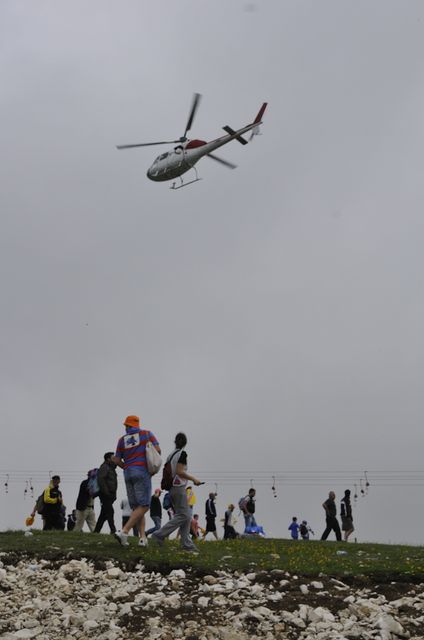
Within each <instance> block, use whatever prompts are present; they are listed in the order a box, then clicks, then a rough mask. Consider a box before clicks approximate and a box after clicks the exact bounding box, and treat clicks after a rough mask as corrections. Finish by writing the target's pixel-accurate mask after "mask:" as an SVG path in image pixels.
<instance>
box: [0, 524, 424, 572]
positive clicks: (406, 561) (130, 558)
mask: <svg viewBox="0 0 424 640" xmlns="http://www.w3.org/2000/svg"><path fill="white" fill-rule="evenodd" d="M129 541H130V546H129V547H121V546H120V545H119V544H118V542H117V541H116V540H115V539H114V538H113V537H112V536H110V535H101V534H91V533H73V532H57V531H56V532H53V531H49V532H47V531H46V532H43V531H36V530H34V531H33V535H32V536H25V535H24V533H23V532H22V531H7V532H4V533H0V551H1V552H6V553H7V554H10V557H11V559H12V560H13V561H15V560H19V559H21V558H22V557H27V558H38V559H41V558H43V559H46V560H50V561H64V560H67V559H71V558H77V559H79V558H87V559H89V560H93V561H95V562H96V563H103V562H104V561H107V560H113V561H115V562H118V563H120V564H121V565H122V566H125V567H127V568H129V569H130V568H132V567H134V566H135V565H136V564H138V563H139V562H140V561H142V562H143V564H144V565H145V566H146V568H148V569H151V570H156V571H167V570H169V569H174V568H186V567H187V566H191V567H193V568H194V569H196V570H197V571H199V572H205V573H207V572H211V571H216V570H219V569H231V570H239V571H261V570H265V571H269V570H271V569H281V570H284V571H288V572H290V573H291V574H298V575H303V576H318V575H319V574H320V573H324V574H326V575H331V576H336V577H341V578H343V577H345V576H359V575H361V576H372V577H381V578H385V579H392V578H393V579H396V578H399V577H402V579H411V580H412V579H420V578H422V579H424V547H411V546H403V545H383V544H354V543H350V544H346V543H335V542H318V541H316V542H315V541H308V542H304V541H298V542H292V541H291V540H279V539H272V540H267V539H261V538H258V539H251V540H247V539H242V540H231V541H224V540H222V541H219V542H212V541H211V542H199V543H198V549H199V552H200V553H199V555H198V556H192V555H190V554H188V553H185V552H184V551H181V550H180V548H179V546H178V543H177V541H175V540H171V541H168V542H167V543H166V544H165V547H164V548H158V547H156V545H151V546H149V547H148V548H147V549H144V548H140V547H138V546H137V544H136V542H137V541H136V539H135V538H129ZM340 552H345V553H342V554H341V553H340ZM2 559H3V560H5V559H6V558H4V557H3V558H2Z"/></svg>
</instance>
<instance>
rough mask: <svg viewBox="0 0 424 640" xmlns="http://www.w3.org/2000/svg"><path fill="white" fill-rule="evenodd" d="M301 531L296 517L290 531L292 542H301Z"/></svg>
mask: <svg viewBox="0 0 424 640" xmlns="http://www.w3.org/2000/svg"><path fill="white" fill-rule="evenodd" d="M299 529H300V526H299V523H298V521H297V518H296V517H295V516H294V517H293V519H292V521H291V523H290V525H289V531H290V535H291V537H292V540H299Z"/></svg>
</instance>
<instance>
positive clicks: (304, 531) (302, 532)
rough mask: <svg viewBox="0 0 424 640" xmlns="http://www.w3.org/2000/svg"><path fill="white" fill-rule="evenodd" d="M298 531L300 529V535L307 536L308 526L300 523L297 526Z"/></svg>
mask: <svg viewBox="0 0 424 640" xmlns="http://www.w3.org/2000/svg"><path fill="white" fill-rule="evenodd" d="M299 531H300V535H301V536H307V535H308V527H307V526H306V524H301V525H300V527H299Z"/></svg>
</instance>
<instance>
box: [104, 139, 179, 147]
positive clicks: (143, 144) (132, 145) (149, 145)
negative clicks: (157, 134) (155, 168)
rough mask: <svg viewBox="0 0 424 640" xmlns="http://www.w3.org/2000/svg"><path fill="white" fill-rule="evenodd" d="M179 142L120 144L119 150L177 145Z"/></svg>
mask: <svg viewBox="0 0 424 640" xmlns="http://www.w3.org/2000/svg"><path fill="white" fill-rule="evenodd" d="M177 142H179V140H168V141H164V142H141V143H140V144H119V145H117V147H116V148H117V149H134V147H153V146H155V145H157V144H177Z"/></svg>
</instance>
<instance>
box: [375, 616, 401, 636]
mask: <svg viewBox="0 0 424 640" xmlns="http://www.w3.org/2000/svg"><path fill="white" fill-rule="evenodd" d="M376 626H377V627H379V628H380V629H381V630H382V632H383V633H382V635H386V636H387V637H390V635H389V634H391V633H393V634H394V635H396V636H402V635H403V634H404V631H403V627H402V625H401V624H400V623H399V622H398V621H397V620H395V619H394V618H393V616H390V615H389V614H387V613H383V614H382V615H381V616H379V618H378V620H377V625H376Z"/></svg>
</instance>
